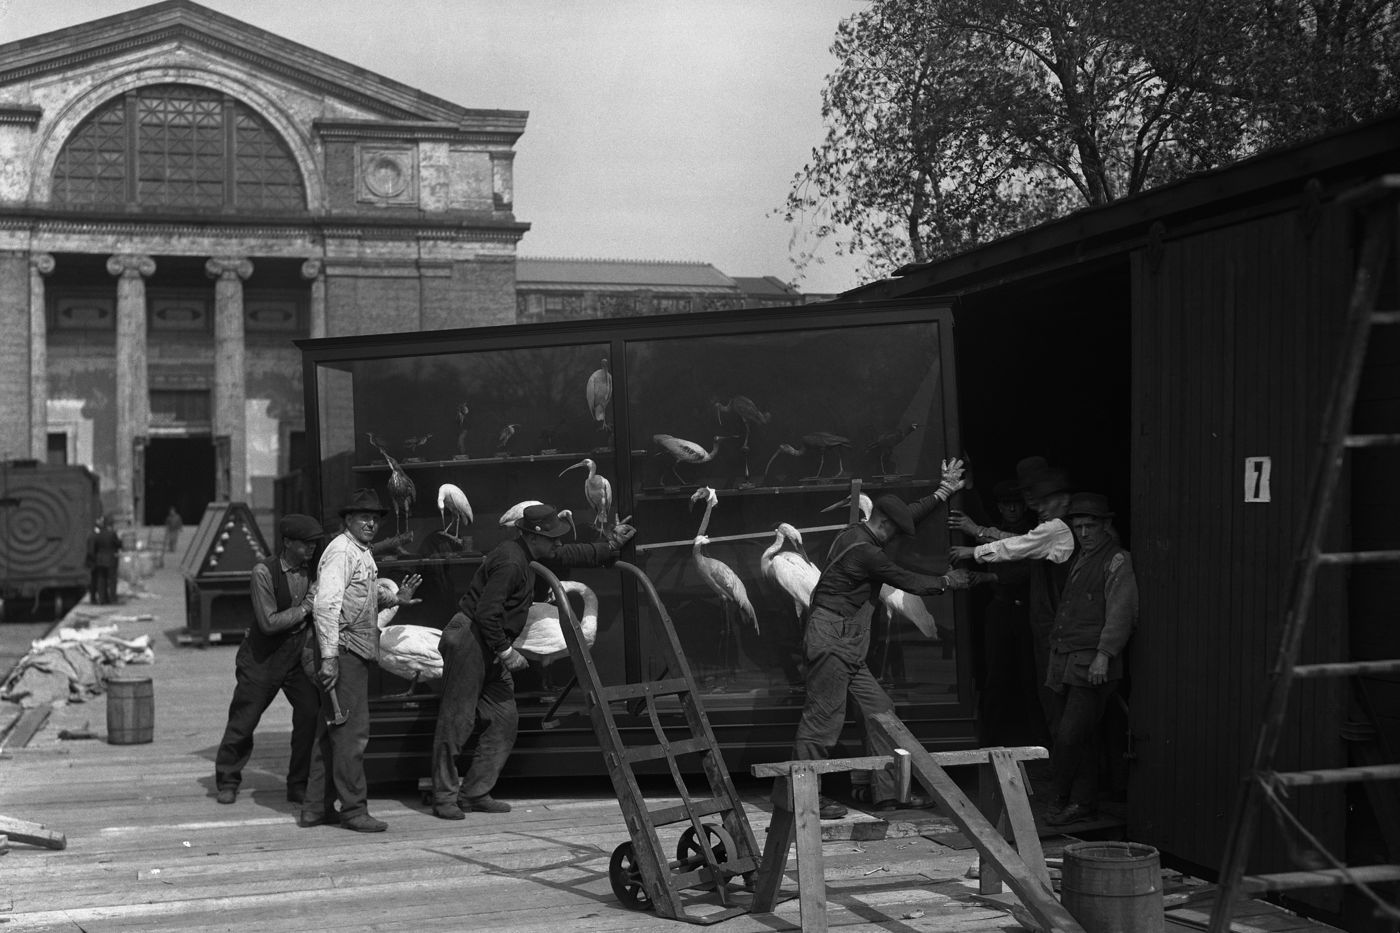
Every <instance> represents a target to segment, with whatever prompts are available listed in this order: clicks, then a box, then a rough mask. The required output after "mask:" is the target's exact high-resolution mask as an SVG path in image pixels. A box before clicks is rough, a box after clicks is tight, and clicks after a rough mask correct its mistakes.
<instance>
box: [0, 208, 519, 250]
mask: <svg viewBox="0 0 1400 933" xmlns="http://www.w3.org/2000/svg"><path fill="white" fill-rule="evenodd" d="M529 229H530V225H529V224H528V223H523V222H519V221H497V222H491V223H461V222H454V223H451V224H450V225H443V226H440V227H438V226H426V225H423V224H422V223H412V224H407V223H399V224H395V223H347V222H344V221H335V222H327V223H318V222H315V221H311V222H308V221H305V220H299V221H296V222H291V221H289V222H287V223H277V222H275V221H259V222H249V223H230V222H214V223H198V222H183V221H146V222H142V221H137V220H108V219H93V218H82V217H74V218H71V219H70V218H65V217H34V216H27V217H26V216H15V215H10V216H6V215H3V214H0V230H22V231H27V232H29V233H30V234H32V235H34V236H44V235H55V236H109V237H122V238H142V237H170V238H179V237H190V238H195V237H199V238H204V239H237V240H240V241H242V240H247V239H250V238H254V239H256V238H261V239H269V240H287V239H302V240H318V239H338V240H381V241H382V240H403V241H412V240H443V241H452V242H461V241H473V242H490V243H518V242H519V241H520V238H521V237H523V236H524V235H525V232H526V231H527V230H529Z"/></svg>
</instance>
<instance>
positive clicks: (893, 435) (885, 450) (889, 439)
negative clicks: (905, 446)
mask: <svg viewBox="0 0 1400 933" xmlns="http://www.w3.org/2000/svg"><path fill="white" fill-rule="evenodd" d="M918 429H919V426H918V425H917V424H908V425H905V426H904V427H902V428H898V429H896V430H894V431H891V432H889V433H888V434H881V435H880V436H879V437H877V438H875V442H874V443H873V444H871V445H870V446H869V447H867V448H865V450H866V452H867V453H871V452H874V451H877V450H878V451H879V452H880V472H881V473H885V474H888V473H889V472H890V469H889V457H890V454H891V453H893V452H894V449H895V448H896V447H898V446H899V444H900V442H901V441H903V440H904V439H905V438H906V437H908V436H909V435H910V434H913V433H914V432H915V431H917V430H918Z"/></svg>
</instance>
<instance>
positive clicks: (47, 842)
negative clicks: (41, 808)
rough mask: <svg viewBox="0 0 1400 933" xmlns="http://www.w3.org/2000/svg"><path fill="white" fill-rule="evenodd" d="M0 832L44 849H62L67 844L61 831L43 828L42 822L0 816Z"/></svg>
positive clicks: (16, 840)
mask: <svg viewBox="0 0 1400 933" xmlns="http://www.w3.org/2000/svg"><path fill="white" fill-rule="evenodd" d="M0 833H3V834H4V835H6V836H9V837H10V838H11V839H13V840H14V841H15V842H27V843H29V844H30V845H35V846H39V847H40V848H44V849H63V848H66V847H67V845H68V839H67V837H65V836H64V835H63V833H56V832H53V831H52V830H48V829H45V828H44V826H43V824H42V823H30V822H28V821H27V820H16V819H12V818H11V817H8V816H0Z"/></svg>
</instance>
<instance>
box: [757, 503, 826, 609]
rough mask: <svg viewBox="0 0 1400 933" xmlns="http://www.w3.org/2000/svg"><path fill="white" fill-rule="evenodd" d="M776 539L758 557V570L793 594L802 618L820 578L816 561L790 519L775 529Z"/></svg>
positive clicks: (789, 593)
mask: <svg viewBox="0 0 1400 933" xmlns="http://www.w3.org/2000/svg"><path fill="white" fill-rule="evenodd" d="M774 532H775V533H774V535H773V543H772V544H770V545H768V549H767V550H766V551H764V552H763V556H762V557H760V558H759V559H758V570H759V573H761V574H763V577H764V579H765V580H768V581H769V582H770V583H775V584H777V585H778V587H779V588H780V589H781V590H782V591H783V592H784V593H787V594H788V595H789V596H791V597H792V605H793V608H794V609H795V610H796V611H797V617H798V618H799V619H801V618H802V617H803V616H805V615H806V614H807V610H808V609H810V608H811V606H812V590H814V589H815V588H816V586H817V580H818V579H820V578H821V571H820V570H818V569H817V565H816V564H814V563H812V561H811V560H809V559H808V557H807V550H806V548H804V547H803V546H802V532H800V531H798V530H797V529H796V528H794V527H793V526H791V525H789V524H788V523H787V522H782V523H780V524H779V525H778V527H777V528H776V529H774Z"/></svg>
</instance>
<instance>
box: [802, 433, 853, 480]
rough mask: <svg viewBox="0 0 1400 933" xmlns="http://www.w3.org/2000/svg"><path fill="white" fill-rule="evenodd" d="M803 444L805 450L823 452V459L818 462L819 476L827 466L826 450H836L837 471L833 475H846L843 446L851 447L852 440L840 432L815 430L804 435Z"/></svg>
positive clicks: (832, 476) (833, 476)
mask: <svg viewBox="0 0 1400 933" xmlns="http://www.w3.org/2000/svg"><path fill="white" fill-rule="evenodd" d="M802 444H803V447H804V452H805V450H816V451H819V452H820V453H821V460H820V461H819V462H818V463H817V476H818V477H820V476H821V475H822V470H823V469H825V467H826V452H827V451H828V450H835V451H836V472H835V473H833V474H831V477H828V478H835V477H837V476H845V475H846V463H845V461H844V460H843V459H842V457H841V448H842V447H850V446H851V440H850V438H848V437H842V436H841V435H839V434H832V433H831V432H830V431H813V432H812V433H811V434H804V435H802Z"/></svg>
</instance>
